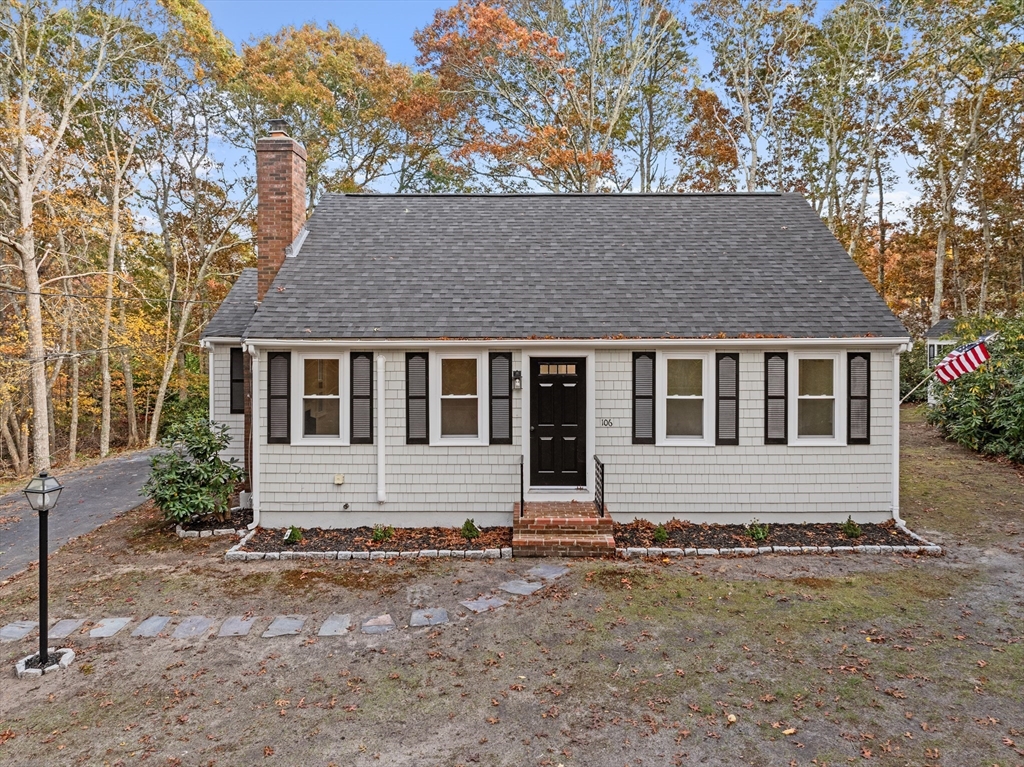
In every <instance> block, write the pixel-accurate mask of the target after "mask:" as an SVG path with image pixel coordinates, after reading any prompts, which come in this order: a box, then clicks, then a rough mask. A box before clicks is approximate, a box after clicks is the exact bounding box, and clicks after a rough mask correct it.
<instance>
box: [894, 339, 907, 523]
mask: <svg viewBox="0 0 1024 767" xmlns="http://www.w3.org/2000/svg"><path fill="white" fill-rule="evenodd" d="M892 403H893V404H892V408H893V413H892V518H893V519H894V520H896V524H898V525H900V526H903V525H904V522H903V519H902V518H900V355H899V352H897V353H896V354H893V355H892Z"/></svg>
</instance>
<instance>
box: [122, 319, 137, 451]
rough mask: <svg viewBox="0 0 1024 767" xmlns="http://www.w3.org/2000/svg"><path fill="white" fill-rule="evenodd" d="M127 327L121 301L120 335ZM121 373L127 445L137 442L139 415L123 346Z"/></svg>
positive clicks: (125, 333) (132, 445) (129, 356)
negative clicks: (126, 421) (126, 420)
mask: <svg viewBox="0 0 1024 767" xmlns="http://www.w3.org/2000/svg"><path fill="white" fill-rule="evenodd" d="M127 332H128V327H127V321H126V320H125V316H124V301H122V302H121V335H122V338H123V337H125V336H126V335H127ZM121 373H122V375H124V404H125V411H126V413H127V415H128V446H129V447H135V446H136V445H137V444H139V416H138V414H137V413H136V412H135V382H134V379H133V378H132V358H131V354H130V353H129V351H128V349H127V345H126V346H125V348H122V349H121Z"/></svg>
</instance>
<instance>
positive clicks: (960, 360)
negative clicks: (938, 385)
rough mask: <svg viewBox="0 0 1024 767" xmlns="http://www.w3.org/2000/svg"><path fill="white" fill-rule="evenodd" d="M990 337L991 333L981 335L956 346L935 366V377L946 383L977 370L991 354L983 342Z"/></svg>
mask: <svg viewBox="0 0 1024 767" xmlns="http://www.w3.org/2000/svg"><path fill="white" fill-rule="evenodd" d="M991 337H992V336H991V335H988V336H982V337H981V338H979V339H978V340H977V341H974V342H972V343H969V344H964V345H963V346H958V347H956V348H955V349H954V350H953V351H951V352H950V353H949V354H947V355H946V356H945V357H943V358H942V362H940V363H939V364H938V365H936V366H935V377H936V378H938V379H939V380H940V381H942V383H944V384H948V383H951V382H952V381H955V380H956V379H958V378H959V377H960V376H962V375H964V374H965V373H970V372H972V371H975V370H977V369H978V368H979V367H981V363H983V362H984V361H985V360H987V359H988V358H989V357H990V356H991V355H989V353H988V348H987V347H986V346H985V342H986V341H987V340H989V339H990V338H991Z"/></svg>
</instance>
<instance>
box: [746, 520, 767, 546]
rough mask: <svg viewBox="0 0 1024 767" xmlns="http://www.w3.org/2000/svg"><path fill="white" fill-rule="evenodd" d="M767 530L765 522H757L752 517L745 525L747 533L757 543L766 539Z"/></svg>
mask: <svg viewBox="0 0 1024 767" xmlns="http://www.w3.org/2000/svg"><path fill="white" fill-rule="evenodd" d="M769 532H771V530H770V528H769V527H768V523H767V522H758V521H757V520H756V519H753V520H751V522H750V524H749V525H747V535H749V536H750V537H751V539H752V540H755V541H757V542H758V543H760V542H761V541H767V540H768V533H769Z"/></svg>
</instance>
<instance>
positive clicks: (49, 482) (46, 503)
mask: <svg viewBox="0 0 1024 767" xmlns="http://www.w3.org/2000/svg"><path fill="white" fill-rule="evenodd" d="M63 489H64V486H63V485H61V483H60V482H58V481H57V478H56V477H51V476H50V475H49V474H47V473H46V472H45V471H41V472H39V476H38V477H32V479H30V480H29V482H28V485H27V486H26V487H25V490H24V493H25V498H26V500H28V505H29V506H31V507H32V510H33V511H35V512H36V513H37V514H38V515H39V668H41V669H45V668H46V666H47V660H48V658H49V653H50V651H49V648H48V647H47V642H48V640H49V638H50V637H49V634H50V632H49V621H48V618H47V614H46V613H47V600H48V599H49V595H48V590H49V589H48V583H47V572H46V571H47V567H46V565H47V559H48V558H49V551H48V546H47V538H48V537H49V531H48V530H47V522H48V520H49V511H50V509H52V508H53V507H54V506H56V505H57V499H58V498H60V491H61V490H63Z"/></svg>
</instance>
